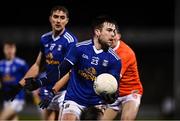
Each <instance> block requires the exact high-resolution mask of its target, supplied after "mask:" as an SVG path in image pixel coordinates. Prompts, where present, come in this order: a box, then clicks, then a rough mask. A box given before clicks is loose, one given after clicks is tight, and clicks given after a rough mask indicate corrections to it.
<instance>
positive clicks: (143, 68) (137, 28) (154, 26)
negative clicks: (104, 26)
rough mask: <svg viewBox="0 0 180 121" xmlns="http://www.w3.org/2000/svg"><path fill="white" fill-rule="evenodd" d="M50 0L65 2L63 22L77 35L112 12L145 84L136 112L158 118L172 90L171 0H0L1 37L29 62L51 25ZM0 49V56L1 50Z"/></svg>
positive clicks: (85, 33)
mask: <svg viewBox="0 0 180 121" xmlns="http://www.w3.org/2000/svg"><path fill="white" fill-rule="evenodd" d="M54 5H64V6H66V7H67V8H68V10H69V13H70V21H69V24H68V26H67V27H68V29H69V30H71V31H72V32H74V33H75V34H76V35H77V37H78V38H79V41H83V40H84V39H88V38H89V37H90V33H91V30H90V24H91V20H92V19H93V18H94V17H96V16H97V15H100V14H108V15H111V16H113V17H114V18H115V19H116V20H117V22H118V25H119V27H120V31H121V33H122V39H123V40H124V41H125V42H126V43H127V44H128V45H129V46H130V47H131V48H132V49H133V50H134V51H135V53H136V56H137V61H138V69H139V74H140V78H141V82H142V84H143V87H144V95H143V97H142V103H141V108H140V114H139V115H140V116H139V117H140V118H143V119H162V118H163V117H164V116H166V114H164V113H163V110H164V108H163V106H162V104H163V101H164V100H165V99H166V98H167V97H170V98H172V99H174V93H175V91H176V90H174V88H173V85H174V49H175V48H174V26H175V1H173V0H144V1H137V0H88V1H86V0H46V1H45V0H43V1H39V0H37V1H31V0H24V1H21V2H17V1H10V0H8V1H6V3H1V4H0V16H1V17H0V43H2V42H3V41H4V40H7V39H10V40H13V41H16V43H17V45H18V52H17V55H18V56H20V57H23V58H25V59H26V61H27V62H28V63H29V65H32V64H33V63H34V61H35V59H36V56H37V54H38V42H39V38H40V36H41V35H42V34H43V33H45V32H48V31H50V30H51V28H50V24H49V21H48V17H49V13H50V9H51V8H52V6H54ZM1 45H2V44H1ZM0 54H1V55H0V58H3V53H2V52H1V53H0ZM170 104H173V103H171V102H170ZM171 109H172V108H171V106H170V108H169V110H170V111H171ZM144 111H145V112H144ZM153 112H156V113H153ZM168 115H169V114H168ZM172 117H173V116H172ZM172 117H170V118H172Z"/></svg>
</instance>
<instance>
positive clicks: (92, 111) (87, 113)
mask: <svg viewBox="0 0 180 121" xmlns="http://www.w3.org/2000/svg"><path fill="white" fill-rule="evenodd" d="M102 114H103V113H102V111H101V110H100V109H98V108H96V107H93V106H92V107H88V108H86V109H84V110H83V111H82V113H81V116H80V120H99V119H100V116H101V115H102Z"/></svg>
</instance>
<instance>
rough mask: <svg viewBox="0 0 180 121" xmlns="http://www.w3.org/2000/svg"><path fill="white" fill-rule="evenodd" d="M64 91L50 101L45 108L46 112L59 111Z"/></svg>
mask: <svg viewBox="0 0 180 121" xmlns="http://www.w3.org/2000/svg"><path fill="white" fill-rule="evenodd" d="M65 93H66V91H65V90H64V91H61V92H58V93H57V94H56V95H55V96H54V98H53V99H52V101H51V103H50V104H49V106H48V107H47V109H48V110H56V111H59V109H60V108H62V107H63V101H64V97H65Z"/></svg>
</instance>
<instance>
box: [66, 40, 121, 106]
mask: <svg viewBox="0 0 180 121" xmlns="http://www.w3.org/2000/svg"><path fill="white" fill-rule="evenodd" d="M65 59H66V60H67V61H69V62H70V63H71V64H72V65H73V69H72V73H71V77H70V80H69V83H68V87H67V93H66V96H65V100H73V101H75V102H76V103H78V104H80V105H84V106H91V105H98V104H102V103H104V102H103V101H102V99H101V98H100V96H98V95H97V94H96V93H95V91H94V89H93V83H94V82H93V81H94V80H95V79H96V77H97V76H98V75H100V74H102V73H110V74H112V75H113V76H115V77H116V79H117V80H119V75H120V71H121V61H120V59H119V58H118V56H117V55H116V54H115V52H114V51H113V50H112V49H111V48H110V49H109V50H108V51H107V52H104V51H103V50H97V49H96V48H95V46H94V44H93V41H92V40H88V41H84V42H81V43H78V44H76V46H75V47H73V48H72V49H71V51H70V52H69V54H68V55H67V57H66V58H65Z"/></svg>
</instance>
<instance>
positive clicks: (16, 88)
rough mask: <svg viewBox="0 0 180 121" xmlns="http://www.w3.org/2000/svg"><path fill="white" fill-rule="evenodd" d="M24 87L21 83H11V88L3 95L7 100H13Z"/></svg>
mask: <svg viewBox="0 0 180 121" xmlns="http://www.w3.org/2000/svg"><path fill="white" fill-rule="evenodd" d="M22 89H23V86H22V85H21V84H19V83H18V84H16V85H11V86H10V90H9V91H7V92H4V94H3V96H4V99H5V100H11V101H13V100H14V98H15V97H16V95H17V94H18V93H19V92H20V91H21V90H22Z"/></svg>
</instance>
